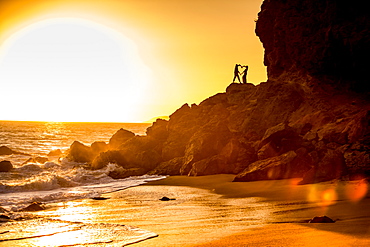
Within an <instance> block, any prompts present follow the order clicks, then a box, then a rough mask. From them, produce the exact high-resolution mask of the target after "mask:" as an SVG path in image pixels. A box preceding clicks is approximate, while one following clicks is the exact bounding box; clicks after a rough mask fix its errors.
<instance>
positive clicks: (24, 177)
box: [0, 121, 163, 211]
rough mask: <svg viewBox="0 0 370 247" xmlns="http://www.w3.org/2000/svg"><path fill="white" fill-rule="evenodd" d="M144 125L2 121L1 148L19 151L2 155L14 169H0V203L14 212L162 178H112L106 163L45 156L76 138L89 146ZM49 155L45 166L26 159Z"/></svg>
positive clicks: (143, 128)
mask: <svg viewBox="0 0 370 247" xmlns="http://www.w3.org/2000/svg"><path fill="white" fill-rule="evenodd" d="M149 126H150V124H148V123H64V122H63V123H59V122H21V121H19V122H18V121H0V146H6V147H9V148H10V149H12V150H13V151H17V152H21V153H23V154H12V155H2V156H0V161H2V160H8V161H11V162H12V164H13V166H14V169H12V170H11V171H10V172H0V206H1V207H3V208H6V209H8V210H11V211H16V210H18V209H20V208H22V207H24V206H25V205H29V204H30V203H32V202H35V201H37V202H41V203H55V202H62V201H70V200H74V199H81V198H91V197H98V196H100V195H101V194H102V193H108V192H113V191H117V190H121V189H125V188H129V187H132V186H137V185H140V184H143V183H146V182H147V181H151V180H157V179H162V178H163V176H140V177H130V178H126V179H112V178H111V177H109V176H108V174H109V172H110V171H111V170H113V169H115V166H116V165H115V164H110V165H108V166H107V167H105V168H103V169H100V170H94V171H92V170H87V169H84V168H83V167H81V166H79V165H78V164H76V163H74V162H70V161H68V160H67V159H65V158H64V159H59V157H58V156H55V157H53V156H48V154H49V153H50V151H53V150H57V149H60V150H61V151H62V152H64V151H66V150H67V149H68V148H69V147H70V145H71V144H72V143H73V142H74V141H80V142H82V143H84V144H86V145H90V144H92V143H93V142H95V141H104V142H106V143H108V141H109V139H110V138H111V137H112V135H113V134H114V133H115V132H116V131H117V130H119V129H120V128H124V129H127V130H130V131H132V132H134V133H135V134H137V135H145V131H146V128H147V127H149ZM40 156H41V157H48V159H49V161H47V162H46V163H44V164H40V163H37V162H29V163H25V162H26V161H27V160H28V159H29V158H30V157H40Z"/></svg>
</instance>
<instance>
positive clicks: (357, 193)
mask: <svg viewBox="0 0 370 247" xmlns="http://www.w3.org/2000/svg"><path fill="white" fill-rule="evenodd" d="M368 189H369V184H368V182H367V181H366V180H365V179H362V180H359V181H356V182H354V183H348V184H347V185H346V187H345V194H346V196H347V198H348V199H349V200H351V201H352V202H355V203H356V202H359V201H361V199H363V198H364V197H365V196H366V194H367V192H368Z"/></svg>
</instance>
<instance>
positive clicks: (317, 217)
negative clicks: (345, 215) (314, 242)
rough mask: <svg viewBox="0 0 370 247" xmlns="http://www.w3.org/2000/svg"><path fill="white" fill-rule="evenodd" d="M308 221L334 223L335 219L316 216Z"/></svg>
mask: <svg viewBox="0 0 370 247" xmlns="http://www.w3.org/2000/svg"><path fill="white" fill-rule="evenodd" d="M308 223H335V221H334V220H332V219H330V218H329V217H328V216H316V217H313V219H312V220H310V221H309V222H308Z"/></svg>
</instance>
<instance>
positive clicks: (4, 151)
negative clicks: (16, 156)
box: [0, 146, 14, 155]
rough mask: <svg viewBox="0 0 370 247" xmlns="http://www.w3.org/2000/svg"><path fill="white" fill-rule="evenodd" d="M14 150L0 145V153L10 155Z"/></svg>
mask: <svg viewBox="0 0 370 247" xmlns="http://www.w3.org/2000/svg"><path fill="white" fill-rule="evenodd" d="M13 153H14V151H13V150H11V149H10V148H8V147H6V146H1V147H0V155H10V154H13Z"/></svg>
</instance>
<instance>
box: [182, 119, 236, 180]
mask: <svg viewBox="0 0 370 247" xmlns="http://www.w3.org/2000/svg"><path fill="white" fill-rule="evenodd" d="M231 136H232V135H231V132H230V131H229V129H228V128H227V126H226V124H225V123H223V122H215V123H213V122H212V123H210V124H207V125H206V126H204V127H203V128H202V129H199V130H198V131H197V132H196V133H194V135H193V136H192V137H191V139H190V140H189V143H188V145H187V146H186V150H185V163H184V165H183V166H182V167H181V170H180V172H181V174H188V173H189V172H190V170H191V169H192V166H193V164H194V163H195V162H197V161H200V160H203V159H206V158H211V157H212V156H215V155H217V154H219V153H220V152H221V151H222V149H223V148H224V147H225V146H226V144H227V143H228V142H229V140H230V139H231Z"/></svg>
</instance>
